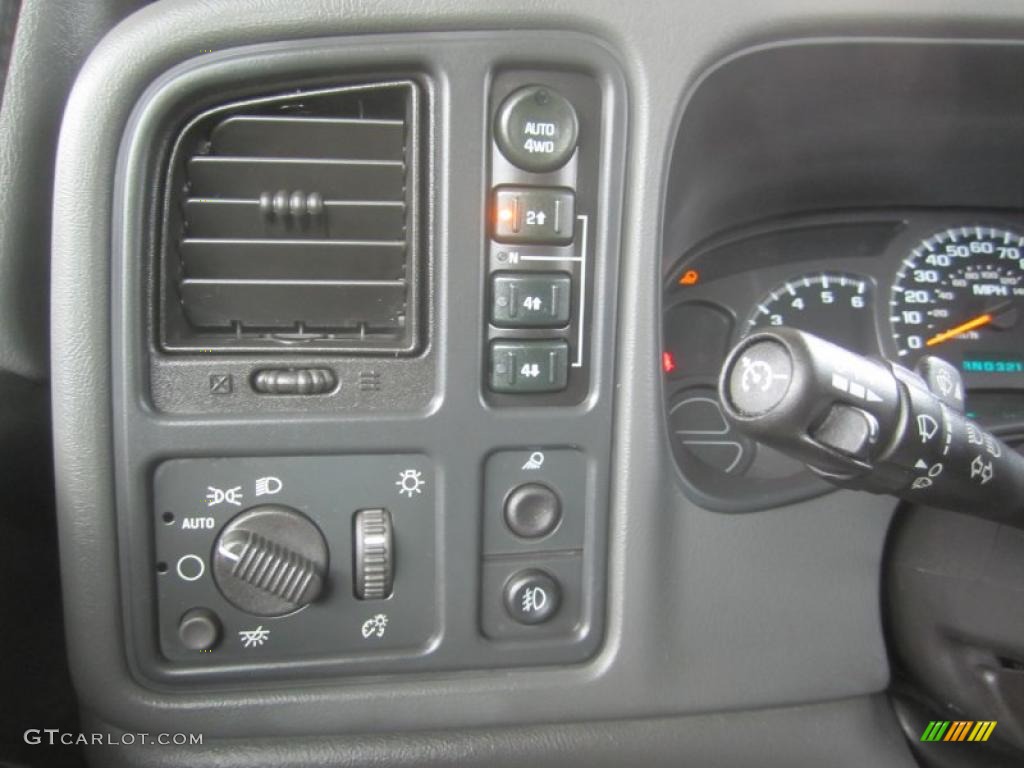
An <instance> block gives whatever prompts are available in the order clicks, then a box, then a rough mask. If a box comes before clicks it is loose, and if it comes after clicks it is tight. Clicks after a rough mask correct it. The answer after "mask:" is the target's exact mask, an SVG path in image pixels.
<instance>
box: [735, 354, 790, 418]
mask: <svg viewBox="0 0 1024 768" xmlns="http://www.w3.org/2000/svg"><path fill="white" fill-rule="evenodd" d="M792 375H793V359H792V357H790V354H789V350H787V349H786V348H785V347H784V346H782V344H779V343H778V342H777V341H771V340H765V341H756V342H754V343H753V344H751V345H750V346H749V347H747V349H746V350H744V351H743V353H742V354H741V355H740V356H739V358H738V359H737V360H736V362H735V365H734V366H733V369H732V371H731V372H730V374H729V392H728V395H729V399H730V400H731V401H732V404H733V406H734V407H735V408H736V409H737V410H738V411H740V412H741V413H743V414H746V415H750V416H759V415H762V414H765V413H768V412H769V411H770V410H772V408H774V407H775V406H777V405H778V404H779V403H780V402H782V398H783V397H785V395H786V391H787V390H788V389H789V380H790V378H791V377H792Z"/></svg>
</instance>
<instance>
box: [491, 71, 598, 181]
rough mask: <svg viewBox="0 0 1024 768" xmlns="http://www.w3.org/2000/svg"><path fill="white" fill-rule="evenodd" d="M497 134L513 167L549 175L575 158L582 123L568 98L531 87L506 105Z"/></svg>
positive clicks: (503, 152) (499, 118)
mask: <svg viewBox="0 0 1024 768" xmlns="http://www.w3.org/2000/svg"><path fill="white" fill-rule="evenodd" d="M494 134H495V138H496V139H497V141H498V146H499V147H500V148H501V152H502V154H503V155H505V157H507V158H508V160H509V162H510V163H512V164H513V165H516V166H518V167H520V168H522V169H523V170H524V171H532V172H533V173H546V172H548V171H553V170H555V169H556V168H561V167H562V166H563V165H565V164H566V162H568V160H569V158H570V157H572V153H573V151H575V149H576V139H577V137H578V135H579V121H578V120H577V118H576V110H575V109H573V106H572V104H570V103H569V102H568V100H567V99H566V98H565V97H564V96H562V95H561V94H559V93H557V92H555V91H553V90H551V89H550V88H546V87H544V86H542V85H529V86H527V87H525V88H520V89H519V90H518V91H516V92H515V93H512V94H510V95H509V96H508V97H507V98H506V99H505V101H504V102H503V103H502V105H501V109H499V110H498V117H497V123H496V125H495V129H494Z"/></svg>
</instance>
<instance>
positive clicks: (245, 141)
mask: <svg viewBox="0 0 1024 768" xmlns="http://www.w3.org/2000/svg"><path fill="white" fill-rule="evenodd" d="M418 101H419V97H418V88H417V86H416V84H415V83H413V82H411V81H396V82H386V83H373V84H366V85H357V86H346V87H339V88H331V89H323V90H316V91H306V92H302V91H297V92H291V93H288V94H284V95H281V96H274V97H269V98H263V99H256V100H250V101H245V102H238V103H234V104H229V105H225V106H222V107H218V108H216V109H213V110H210V111H207V112H205V113H203V114H202V115H200V116H199V117H197V118H195V119H194V120H192V122H191V123H189V124H188V125H187V126H186V128H185V129H184V131H183V132H182V134H181V135H180V136H179V138H178V140H177V143H176V145H175V147H174V150H173V153H172V157H171V166H170V172H169V178H168V184H167V187H166V189H168V190H169V193H168V196H167V200H166V204H165V207H164V227H163V233H164V234H163V271H162V273H163V278H164V280H163V286H162V308H163V311H162V321H163V322H162V341H163V345H164V347H165V348H166V349H169V350H209V349H222V350H232V351H273V350H277V351H289V350H294V351H302V352H310V351H323V352H385V351H386V352H391V353H399V354H400V353H402V352H413V351H415V349H416V347H417V343H418V338H417V336H418V323H417V301H418V295H419V290H418V279H417V276H418V274H419V263H418V262H419V258H418V252H419V242H418V241H419V233H418V211H417V206H418V185H419V179H418V176H419V162H418V160H419V158H418V154H419V128H418V115H419V104H418Z"/></svg>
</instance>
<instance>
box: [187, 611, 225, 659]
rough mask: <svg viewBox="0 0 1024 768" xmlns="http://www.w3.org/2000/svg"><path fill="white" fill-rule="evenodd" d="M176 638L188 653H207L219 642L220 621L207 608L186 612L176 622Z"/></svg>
mask: <svg viewBox="0 0 1024 768" xmlns="http://www.w3.org/2000/svg"><path fill="white" fill-rule="evenodd" d="M178 638H179V639H180V640H181V644H182V645H184V646H185V647H186V648H188V649H189V650H190V651H209V650H211V649H213V648H215V647H216V645H217V643H219V642H220V619H218V618H217V614H215V613H214V612H213V611H211V610H209V609H208V608H193V609H192V610H190V611H186V612H185V615H184V616H182V617H181V620H180V621H179V622H178Z"/></svg>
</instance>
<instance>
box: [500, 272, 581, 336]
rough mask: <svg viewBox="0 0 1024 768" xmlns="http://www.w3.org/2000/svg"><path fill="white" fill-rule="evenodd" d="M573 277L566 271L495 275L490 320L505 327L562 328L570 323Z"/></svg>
mask: <svg viewBox="0 0 1024 768" xmlns="http://www.w3.org/2000/svg"><path fill="white" fill-rule="evenodd" d="M571 289H572V279H571V278H570V277H569V275H567V274H565V273H564V272H554V273H551V272H544V273H536V272H527V273H516V272H505V273H501V274H497V275H495V276H494V289H493V291H492V297H491V322H492V323H494V324H495V325H498V326H501V327H504V328H559V327H561V326H564V325H565V324H566V323H568V322H569V304H570V298H569V296H570V292H571Z"/></svg>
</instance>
